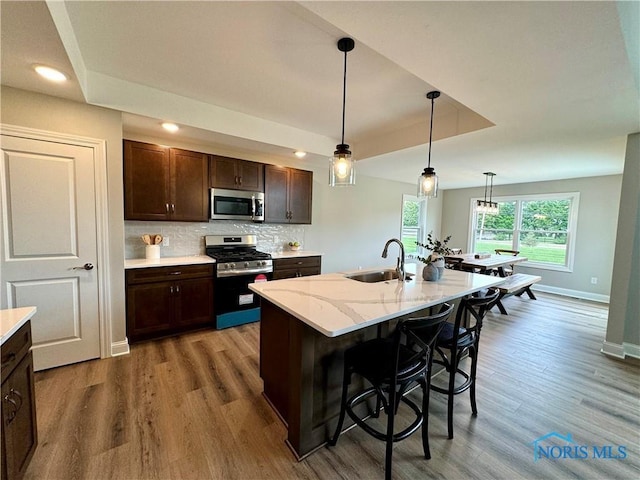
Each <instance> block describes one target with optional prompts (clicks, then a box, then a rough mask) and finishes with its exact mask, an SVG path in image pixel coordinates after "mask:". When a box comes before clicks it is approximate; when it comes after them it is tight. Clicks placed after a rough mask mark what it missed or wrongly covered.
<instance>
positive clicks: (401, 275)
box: [382, 238, 406, 282]
mask: <svg viewBox="0 0 640 480" xmlns="http://www.w3.org/2000/svg"><path fill="white" fill-rule="evenodd" d="M392 243H397V244H398V246H399V247H400V256H399V257H398V261H397V262H396V271H397V272H398V281H400V282H404V280H405V277H406V270H405V267H404V259H405V257H404V245H403V244H402V242H401V241H400V240H398V239H397V238H390V239H389V240H387V243H385V244H384V249H383V250H382V258H387V254H388V250H389V245H391V244H392Z"/></svg>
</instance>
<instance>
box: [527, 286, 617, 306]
mask: <svg viewBox="0 0 640 480" xmlns="http://www.w3.org/2000/svg"><path fill="white" fill-rule="evenodd" d="M531 289H532V290H537V291H539V292H546V293H555V294H556V295H563V296H565V297H573V298H580V299H582V300H591V301H593V302H600V303H609V295H601V294H598V293H589V292H583V291H580V290H570V289H568V288H560V287H551V286H549V285H540V284H539V283H536V284H535V285H534V286H533V287H532V288H531Z"/></svg>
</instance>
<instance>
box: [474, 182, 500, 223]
mask: <svg viewBox="0 0 640 480" xmlns="http://www.w3.org/2000/svg"><path fill="white" fill-rule="evenodd" d="M483 175H484V176H485V177H484V200H478V201H477V202H476V212H478V213H486V214H487V215H498V213H500V209H499V208H498V202H494V201H493V177H495V176H496V174H495V173H493V172H484V173H483ZM489 178H491V189H490V190H489V201H487V186H488V183H489Z"/></svg>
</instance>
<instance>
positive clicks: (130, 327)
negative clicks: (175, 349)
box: [127, 282, 175, 341]
mask: <svg viewBox="0 0 640 480" xmlns="http://www.w3.org/2000/svg"><path fill="white" fill-rule="evenodd" d="M174 297H175V286H174V283H172V282H158V283H145V284H140V285H130V286H128V287H127V336H128V337H129V338H130V339H131V340H132V341H135V340H139V339H140V338H143V337H152V336H153V335H154V334H157V333H162V332H165V331H167V330H169V329H170V328H171V323H172V319H173V317H174Z"/></svg>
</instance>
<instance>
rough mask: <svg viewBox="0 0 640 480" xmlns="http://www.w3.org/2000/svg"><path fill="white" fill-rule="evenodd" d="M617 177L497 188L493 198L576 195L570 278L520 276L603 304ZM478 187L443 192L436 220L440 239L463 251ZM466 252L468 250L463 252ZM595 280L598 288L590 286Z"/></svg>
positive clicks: (479, 192) (613, 238) (607, 288)
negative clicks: (446, 238) (538, 279)
mask: <svg viewBox="0 0 640 480" xmlns="http://www.w3.org/2000/svg"><path fill="white" fill-rule="evenodd" d="M621 185H622V175H610V176H605V177H589V178H575V179H569V180H557V181H552V182H532V183H521V184H514V185H499V186H495V187H494V189H493V195H494V197H499V196H508V195H526V194H536V193H560V192H580V211H579V213H578V226H577V239H576V250H575V259H574V268H573V272H559V271H553V270H545V269H537V268H527V267H524V266H518V270H519V271H522V272H523V273H530V274H534V275H540V276H541V277H542V282H541V283H540V284H541V285H543V286H547V287H551V289H552V290H555V291H558V292H562V293H567V294H575V295H576V296H580V297H583V298H591V299H594V300H599V301H608V298H609V292H610V290H611V278H612V269H613V258H614V251H615V241H616V225H617V218H618V204H619V201H620V190H621ZM483 195H484V187H482V188H466V189H457V190H446V191H445V192H444V203H443V205H444V209H443V214H442V231H443V234H451V235H452V241H451V244H461V245H467V239H468V232H469V228H470V200H471V198H474V197H482V196H483ZM466 248H468V245H467V247H466ZM592 277H597V278H598V283H597V284H596V285H593V284H591V278H592Z"/></svg>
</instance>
